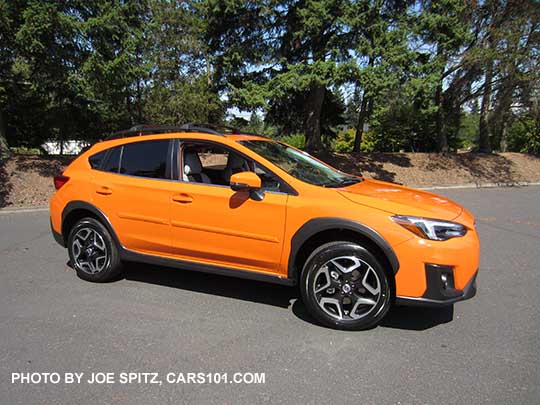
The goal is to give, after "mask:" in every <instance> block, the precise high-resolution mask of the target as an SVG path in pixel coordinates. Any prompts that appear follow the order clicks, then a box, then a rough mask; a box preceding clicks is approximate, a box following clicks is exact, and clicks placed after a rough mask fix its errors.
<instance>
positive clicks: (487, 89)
mask: <svg viewBox="0 0 540 405" xmlns="http://www.w3.org/2000/svg"><path fill="white" fill-rule="evenodd" d="M492 78H493V62H490V63H489V65H488V66H487V68H486V79H485V81H484V94H483V95H482V104H481V105H480V124H479V127H478V132H479V135H480V139H479V149H480V152H485V153H491V140H490V136H489V122H488V119H489V117H488V116H489V106H490V104H491V79H492Z"/></svg>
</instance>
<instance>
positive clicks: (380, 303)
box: [300, 241, 391, 330]
mask: <svg viewBox="0 0 540 405" xmlns="http://www.w3.org/2000/svg"><path fill="white" fill-rule="evenodd" d="M300 290H301V293H302V299H303V300H304V304H305V305H306V307H307V308H308V310H309V311H310V313H311V314H312V315H313V316H314V317H315V318H316V319H317V320H319V321H320V322H321V323H323V324H324V325H327V326H330V327H334V328H337V329H346V330H362V329H367V328H370V327H372V326H374V325H376V324H377V323H378V322H379V321H380V320H381V319H382V318H383V317H384V316H385V315H386V313H387V312H388V310H389V309H390V302H391V300H390V298H391V290H390V285H389V282H388V278H387V275H386V272H385V270H384V268H383V267H382V265H381V264H380V262H379V261H378V260H377V258H376V257H375V256H374V255H373V254H372V253H371V252H369V251H368V250H367V249H366V248H364V247H363V246H360V245H358V244H356V243H353V242H345V241H342V242H330V243H327V244H325V245H322V246H320V247H319V248H317V249H316V250H315V251H314V252H313V253H312V254H311V255H310V256H309V257H308V259H307V260H306V263H305V265H304V268H303V270H302V274H301V284H300Z"/></svg>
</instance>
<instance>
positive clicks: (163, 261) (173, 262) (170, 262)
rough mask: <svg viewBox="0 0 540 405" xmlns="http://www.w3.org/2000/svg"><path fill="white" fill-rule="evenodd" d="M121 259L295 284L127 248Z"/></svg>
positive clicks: (123, 249)
mask: <svg viewBox="0 0 540 405" xmlns="http://www.w3.org/2000/svg"><path fill="white" fill-rule="evenodd" d="M120 258H121V259H122V260H127V261H132V262H137V263H147V264H152V265H156V266H163V267H173V268H177V269H181V270H190V271H198V272H202V273H210V274H218V275H222V276H232V277H238V278H245V279H248V280H256V281H264V282H268V283H274V284H283V285H288V286H293V285H294V284H295V281H294V280H291V279H289V278H286V277H280V276H277V275H272V274H265V273H260V272H256V271H249V270H240V269H235V268H232V267H225V266H218V265H215V264H206V263H201V262H192V261H188V260H181V259H171V258H167V257H159V256H154V255H148V254H144V253H138V252H133V251H131V250H128V249H125V248H120Z"/></svg>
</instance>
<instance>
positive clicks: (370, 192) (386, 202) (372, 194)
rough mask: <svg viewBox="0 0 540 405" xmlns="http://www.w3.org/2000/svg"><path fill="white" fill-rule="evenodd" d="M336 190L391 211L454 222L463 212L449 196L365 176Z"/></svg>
mask: <svg viewBox="0 0 540 405" xmlns="http://www.w3.org/2000/svg"><path fill="white" fill-rule="evenodd" d="M337 191H338V192H339V193H340V194H341V195H342V196H343V197H345V198H347V199H348V200H350V201H352V202H355V203H357V204H362V205H365V206H368V207H372V208H376V209H379V210H383V211H386V212H389V213H391V214H399V215H411V216H417V217H426V218H434V219H443V220H447V221H451V220H454V219H456V218H457V217H459V216H460V215H461V213H462V212H463V207H462V206H461V205H459V204H456V203H455V202H453V201H451V200H449V199H447V198H444V197H441V196H439V195H436V194H433V193H428V192H426V191H421V190H415V189H412V188H408V187H404V186H400V185H397V184H393V183H386V182H384V181H378V180H367V179H366V180H364V181H362V182H360V183H357V184H355V185H352V186H349V187H344V188H340V189H338V190H337Z"/></svg>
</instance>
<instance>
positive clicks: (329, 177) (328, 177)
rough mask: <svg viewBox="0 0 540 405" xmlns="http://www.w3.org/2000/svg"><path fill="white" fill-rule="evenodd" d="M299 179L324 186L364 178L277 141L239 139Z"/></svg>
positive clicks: (340, 184) (343, 184) (347, 183)
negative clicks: (332, 166)
mask: <svg viewBox="0 0 540 405" xmlns="http://www.w3.org/2000/svg"><path fill="white" fill-rule="evenodd" d="M239 142H240V144H242V145H244V146H245V147H247V148H248V149H251V150H252V151H254V152H255V153H257V154H259V155H261V156H262V157H264V158H265V159H266V160H268V161H270V162H272V163H273V164H275V165H276V166H278V167H279V168H280V169H282V170H284V171H285V172H287V173H288V174H290V175H291V176H293V177H295V178H297V179H298V180H301V181H304V182H306V183H309V184H313V185H316V186H322V187H345V186H350V185H352V184H356V183H358V182H360V181H362V178H360V177H356V176H351V175H348V174H345V173H341V172H339V171H337V170H335V169H333V168H331V167H330V166H327V165H325V164H323V163H321V162H319V161H318V160H316V159H314V158H312V157H311V156H310V155H308V154H307V153H304V152H301V151H299V150H296V149H294V148H291V147H290V146H287V145H285V144H283V143H280V142H275V141H262V140H261V141H259V140H257V141H254V140H251V141H239Z"/></svg>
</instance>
